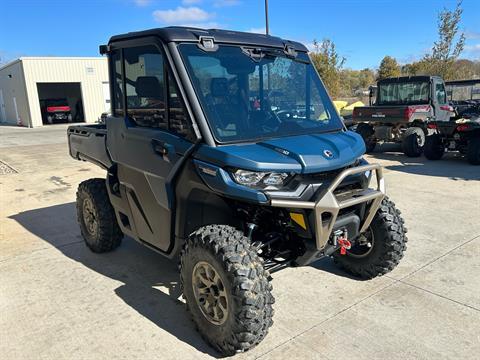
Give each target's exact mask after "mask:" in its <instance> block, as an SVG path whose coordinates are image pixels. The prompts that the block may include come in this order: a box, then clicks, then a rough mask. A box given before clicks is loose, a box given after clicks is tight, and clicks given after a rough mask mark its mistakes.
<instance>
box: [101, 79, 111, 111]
mask: <svg viewBox="0 0 480 360" xmlns="http://www.w3.org/2000/svg"><path fill="white" fill-rule="evenodd" d="M102 90H103V101H104V105H105V112H106V113H108V112H110V106H111V104H110V102H111V101H110V84H109V83H108V82H102Z"/></svg>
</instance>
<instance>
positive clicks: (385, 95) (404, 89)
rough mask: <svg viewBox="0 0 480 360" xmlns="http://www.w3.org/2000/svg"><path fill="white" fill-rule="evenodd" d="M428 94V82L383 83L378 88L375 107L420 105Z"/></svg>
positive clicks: (424, 101) (425, 100) (426, 99)
mask: <svg viewBox="0 0 480 360" xmlns="http://www.w3.org/2000/svg"><path fill="white" fill-rule="evenodd" d="M429 93H430V83H429V82H391V83H388V82H384V83H382V84H380V85H379V86H378V99H377V105H398V104H407V105H408V104H411V105H414V104H422V103H426V102H428V95H429Z"/></svg>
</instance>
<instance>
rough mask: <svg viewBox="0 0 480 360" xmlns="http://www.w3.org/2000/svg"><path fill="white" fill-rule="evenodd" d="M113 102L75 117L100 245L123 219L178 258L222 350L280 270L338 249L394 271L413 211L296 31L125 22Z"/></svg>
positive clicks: (91, 242)
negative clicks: (400, 206) (135, 27)
mask: <svg viewBox="0 0 480 360" xmlns="http://www.w3.org/2000/svg"><path fill="white" fill-rule="evenodd" d="M101 52H102V53H103V54H106V55H107V56H108V58H109V69H110V85H111V95H112V96H111V98H112V99H113V101H112V111H111V114H112V115H111V116H108V117H107V118H106V121H105V124H99V125H88V126H71V127H70V128H69V130H68V137H69V148H70V154H71V155H72V157H74V158H75V159H79V160H86V161H91V162H93V163H95V164H98V165H99V166H101V167H103V168H105V169H106V171H107V176H106V180H105V179H91V180H87V181H85V182H83V183H81V184H80V186H79V190H78V193H77V212H78V219H79V224H80V229H81V232H82V235H83V237H84V239H85V242H86V244H87V246H88V247H89V248H90V249H92V250H93V251H95V252H104V251H109V250H113V249H114V248H116V247H117V246H119V245H120V242H121V239H122V237H123V235H124V234H126V235H129V236H130V237H132V238H133V239H135V240H137V241H139V242H141V243H143V244H145V245H146V246H148V247H149V248H151V249H153V250H155V251H157V252H159V253H160V254H162V255H164V256H166V257H169V258H173V259H176V260H179V262H180V275H181V283H182V286H183V292H184V296H185V299H186V302H187V304H188V308H189V310H190V311H191V314H192V318H193V320H194V321H195V323H196V325H197V327H198V329H199V331H200V332H201V333H202V334H203V336H204V338H206V339H207V341H208V342H209V343H210V344H212V345H213V346H214V347H215V348H216V349H218V350H219V351H220V352H222V353H224V354H234V353H235V352H239V351H245V350H248V349H250V348H251V347H253V346H255V345H256V344H258V343H259V342H260V341H262V339H263V338H264V337H265V336H266V334H267V331H268V328H269V327H270V325H271V324H272V315H273V310H272V304H273V296H272V293H271V285H270V283H269V280H270V275H269V272H274V271H277V270H279V269H281V268H283V267H286V266H301V265H307V264H310V263H312V262H314V261H316V260H318V259H320V258H324V257H334V258H335V259H336V262H337V263H338V264H339V265H340V266H342V267H343V268H344V269H345V270H346V271H348V272H349V273H351V274H353V275H355V276H358V277H362V278H372V277H375V276H379V275H383V274H385V273H387V272H388V271H390V270H392V269H393V267H394V266H396V265H397V264H398V262H399V261H400V259H401V257H402V255H403V252H404V250H405V247H406V245H405V243H406V236H405V228H404V226H403V220H402V219H401V217H400V215H399V212H398V211H397V210H396V209H395V206H394V204H393V203H392V202H391V201H390V200H389V199H387V198H386V196H385V182H384V178H383V175H382V168H381V166H379V165H378V164H368V163H367V162H366V161H365V160H364V159H363V158H362V155H363V153H364V151H365V146H364V142H363V140H362V138H361V137H360V136H359V135H358V134H356V133H355V132H351V131H348V130H347V129H345V127H344V125H343V123H342V121H341V119H340V118H339V115H338V113H337V112H336V110H335V108H334V106H333V103H332V101H331V100H330V98H329V97H328V94H327V92H326V90H325V87H324V86H323V83H322V81H321V79H320V78H319V76H318V74H317V72H316V70H315V67H314V66H313V65H312V63H311V61H310V59H309V57H308V53H307V52H308V50H307V48H305V46H303V45H302V44H300V43H297V42H292V41H288V40H284V39H280V38H278V37H272V36H265V35H258V34H249V33H240V32H234V31H222V30H200V29H191V28H179V27H174V28H164V29H153V30H148V31H143V32H137V33H129V34H124V35H118V36H114V37H112V38H111V39H110V42H109V43H108V45H105V46H102V47H101Z"/></svg>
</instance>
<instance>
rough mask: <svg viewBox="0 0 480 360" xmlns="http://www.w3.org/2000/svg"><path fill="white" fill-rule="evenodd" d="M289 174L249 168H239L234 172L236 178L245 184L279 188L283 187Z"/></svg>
mask: <svg viewBox="0 0 480 360" xmlns="http://www.w3.org/2000/svg"><path fill="white" fill-rule="evenodd" d="M288 177H289V174H287V173H275V172H273V173H269V172H258V171H248V170H237V171H235V172H234V173H233V178H234V180H235V181H236V182H237V183H239V184H241V185H245V186H249V187H254V188H262V189H272V190H278V189H279V188H280V187H282V186H283V185H284V184H285V183H286V180H287V179H288Z"/></svg>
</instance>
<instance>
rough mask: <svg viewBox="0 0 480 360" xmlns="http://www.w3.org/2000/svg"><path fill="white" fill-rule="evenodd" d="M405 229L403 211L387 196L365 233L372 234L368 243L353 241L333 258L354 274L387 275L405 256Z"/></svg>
mask: <svg viewBox="0 0 480 360" xmlns="http://www.w3.org/2000/svg"><path fill="white" fill-rule="evenodd" d="M406 232H407V229H406V228H405V227H404V221H403V219H402V218H401V216H400V211H399V210H397V209H396V208H395V204H394V203H393V202H392V201H390V200H388V198H385V199H383V201H382V204H381V205H380V208H379V209H378V211H377V213H376V214H375V217H374V218H373V221H372V223H371V224H370V226H369V228H368V229H367V231H366V232H365V233H364V234H362V235H363V236H366V238H368V237H369V236H370V238H369V239H368V241H366V245H363V246H360V245H359V244H358V243H357V244H358V245H356V244H354V245H352V248H351V249H350V250H347V253H346V254H345V255H341V254H340V251H336V252H335V253H334V255H333V259H334V261H335V263H336V264H338V265H339V266H340V267H341V268H343V269H344V270H345V271H346V272H348V273H350V274H351V275H353V276H357V277H360V278H363V279H372V278H374V277H376V276H381V275H385V274H386V273H388V272H390V271H392V270H393V269H394V268H395V267H396V266H397V265H398V263H399V262H400V260H401V259H402V258H403V253H404V251H405V250H406V249H407V245H406V243H407V237H406V236H405V234H406ZM362 235H360V236H362ZM359 240H360V239H357V241H359ZM368 242H369V243H370V247H368Z"/></svg>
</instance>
